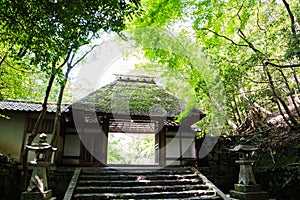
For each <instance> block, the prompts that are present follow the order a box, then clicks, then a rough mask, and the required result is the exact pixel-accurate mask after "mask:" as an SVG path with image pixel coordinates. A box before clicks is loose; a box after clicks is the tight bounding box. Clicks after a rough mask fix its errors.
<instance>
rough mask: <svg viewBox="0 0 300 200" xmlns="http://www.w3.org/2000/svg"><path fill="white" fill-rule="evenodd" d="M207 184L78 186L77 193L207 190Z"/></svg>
mask: <svg viewBox="0 0 300 200" xmlns="http://www.w3.org/2000/svg"><path fill="white" fill-rule="evenodd" d="M207 189H208V186H206V185H202V184H195V185H172V186H170V185H166V186H161V185H154V186H142V187H141V186H132V187H128V186H125V187H116V186H112V187H109V186H102V187H94V186H78V187H77V188H76V192H77V193H107V192H109V193H129V192H135V193H138V192H143V193H144V192H146V193H149V192H174V191H188V190H207Z"/></svg>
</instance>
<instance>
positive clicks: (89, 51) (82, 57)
mask: <svg viewBox="0 0 300 200" xmlns="http://www.w3.org/2000/svg"><path fill="white" fill-rule="evenodd" d="M99 45H100V44H95V45H94V46H92V48H91V49H90V50H88V51H87V52H85V53H84V54H83V55H82V56H81V58H79V59H78V60H77V61H76V62H75V63H74V64H73V65H72V68H73V67H75V66H76V65H77V64H78V63H79V62H81V61H82V60H83V59H84V58H85V57H86V56H87V55H88V54H89V53H91V52H92V51H93V50H94V49H95V48H96V47H97V46H99Z"/></svg>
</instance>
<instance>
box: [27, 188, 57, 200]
mask: <svg viewBox="0 0 300 200" xmlns="http://www.w3.org/2000/svg"><path fill="white" fill-rule="evenodd" d="M55 199H56V198H55V197H52V191H51V190H47V191H45V192H44V193H41V192H22V194H21V200H55Z"/></svg>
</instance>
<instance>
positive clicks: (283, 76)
mask: <svg viewBox="0 0 300 200" xmlns="http://www.w3.org/2000/svg"><path fill="white" fill-rule="evenodd" d="M278 70H279V72H280V73H281V76H282V78H283V79H284V83H285V85H286V87H287V89H288V90H289V92H290V94H291V95H290V97H291V100H292V103H293V105H294V107H295V110H296V113H297V115H298V116H300V113H299V110H298V107H297V104H296V101H295V99H294V97H293V95H292V94H293V91H292V90H291V87H290V85H289V82H288V80H287V78H286V76H285V74H284V73H283V71H282V69H280V68H279V69H278Z"/></svg>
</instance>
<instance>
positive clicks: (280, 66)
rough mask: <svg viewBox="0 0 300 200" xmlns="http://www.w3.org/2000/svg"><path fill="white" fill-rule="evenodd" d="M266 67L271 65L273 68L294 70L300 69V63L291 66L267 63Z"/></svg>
mask: <svg viewBox="0 0 300 200" xmlns="http://www.w3.org/2000/svg"><path fill="white" fill-rule="evenodd" d="M265 65H271V66H274V67H278V68H294V67H300V63H299V64H291V65H279V64H275V63H271V62H269V61H267V62H265Z"/></svg>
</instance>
